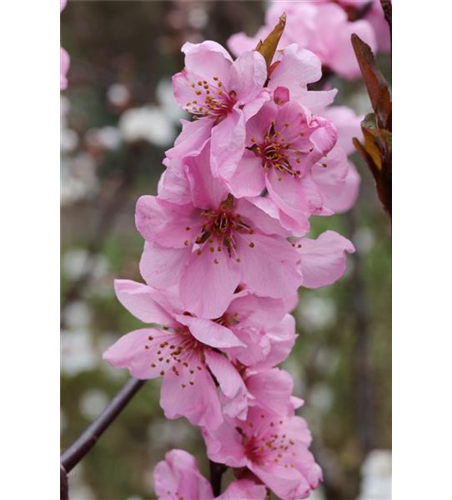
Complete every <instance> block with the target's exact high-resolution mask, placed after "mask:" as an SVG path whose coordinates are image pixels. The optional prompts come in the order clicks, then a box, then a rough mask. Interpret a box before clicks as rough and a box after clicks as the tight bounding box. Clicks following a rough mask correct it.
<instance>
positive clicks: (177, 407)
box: [160, 354, 223, 429]
mask: <svg viewBox="0 0 452 500" xmlns="http://www.w3.org/2000/svg"><path fill="white" fill-rule="evenodd" d="M198 367H201V370H199V369H198ZM177 368H178V369H179V371H178V373H179V375H177V374H176V373H174V372H173V371H172V370H169V371H168V372H167V373H166V374H165V376H164V378H163V384H162V389H161V393H160V406H161V407H162V408H163V410H164V411H165V416H166V418H169V419H175V418H179V417H186V418H187V419H188V420H189V421H190V423H191V424H193V425H199V426H203V427H206V428H208V429H216V428H217V427H218V426H219V425H221V422H222V421H223V417H222V415H221V406H220V401H219V398H218V394H217V389H216V387H215V384H214V382H213V380H212V377H211V375H210V374H209V372H208V371H207V369H206V367H205V366H204V365H203V363H202V361H201V358H200V357H199V354H194V355H193V356H192V357H191V358H190V361H189V366H188V367H187V368H184V367H181V366H180V365H178V366H177ZM191 372H193V373H191Z"/></svg>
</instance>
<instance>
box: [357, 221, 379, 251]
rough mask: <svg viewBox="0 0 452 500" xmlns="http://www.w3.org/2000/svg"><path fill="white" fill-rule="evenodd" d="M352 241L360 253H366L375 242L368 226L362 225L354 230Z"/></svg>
mask: <svg viewBox="0 0 452 500" xmlns="http://www.w3.org/2000/svg"><path fill="white" fill-rule="evenodd" d="M353 243H354V245H355V247H356V249H357V250H358V251H359V252H360V253H368V252H369V251H370V250H372V247H373V246H374V244H375V236H374V234H373V232H372V230H371V229H370V228H369V227H365V226H362V227H360V228H359V229H357V230H356V231H355V234H354V235H353Z"/></svg>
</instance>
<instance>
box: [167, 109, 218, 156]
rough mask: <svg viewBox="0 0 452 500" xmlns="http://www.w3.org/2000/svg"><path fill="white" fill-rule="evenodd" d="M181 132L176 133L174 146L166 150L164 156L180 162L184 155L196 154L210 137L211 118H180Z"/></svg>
mask: <svg viewBox="0 0 452 500" xmlns="http://www.w3.org/2000/svg"><path fill="white" fill-rule="evenodd" d="M181 123H182V132H181V133H180V134H179V135H178V137H177V139H176V142H175V143H174V147H173V148H171V149H169V150H168V151H167V152H166V156H167V157H168V158H170V159H175V160H176V161H177V162H179V163H180V162H181V159H183V158H185V157H186V156H197V155H198V154H199V153H200V152H201V150H202V149H203V148H204V146H205V145H206V143H207V141H208V140H209V139H210V134H211V130H212V127H213V124H214V122H213V120H210V119H209V118H201V119H200V120H195V121H192V122H189V121H187V120H181Z"/></svg>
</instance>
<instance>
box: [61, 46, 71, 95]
mask: <svg viewBox="0 0 452 500" xmlns="http://www.w3.org/2000/svg"><path fill="white" fill-rule="evenodd" d="M70 63H71V59H70V57H69V54H68V53H67V52H66V51H65V50H64V49H63V47H60V90H64V89H65V88H67V72H68V71H69V66H70Z"/></svg>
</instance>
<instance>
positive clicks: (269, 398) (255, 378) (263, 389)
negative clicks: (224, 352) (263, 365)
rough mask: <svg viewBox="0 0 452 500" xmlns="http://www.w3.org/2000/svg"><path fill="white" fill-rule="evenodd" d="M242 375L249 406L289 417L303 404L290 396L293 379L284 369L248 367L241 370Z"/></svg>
mask: <svg viewBox="0 0 452 500" xmlns="http://www.w3.org/2000/svg"><path fill="white" fill-rule="evenodd" d="M242 377H243V380H244V382H245V385H246V388H247V390H248V404H249V406H257V407H259V408H263V409H265V410H266V411H267V412H268V413H269V414H273V415H276V416H281V417H291V416H293V415H294V412H295V409H296V408H299V407H300V406H301V405H302V404H303V401H302V400H301V399H299V398H296V397H293V396H292V391H293V379H292V377H291V375H290V374H289V373H287V372H286V371H284V370H281V369H279V368H270V369H263V370H255V369H253V368H248V369H246V370H244V371H243V372H242Z"/></svg>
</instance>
